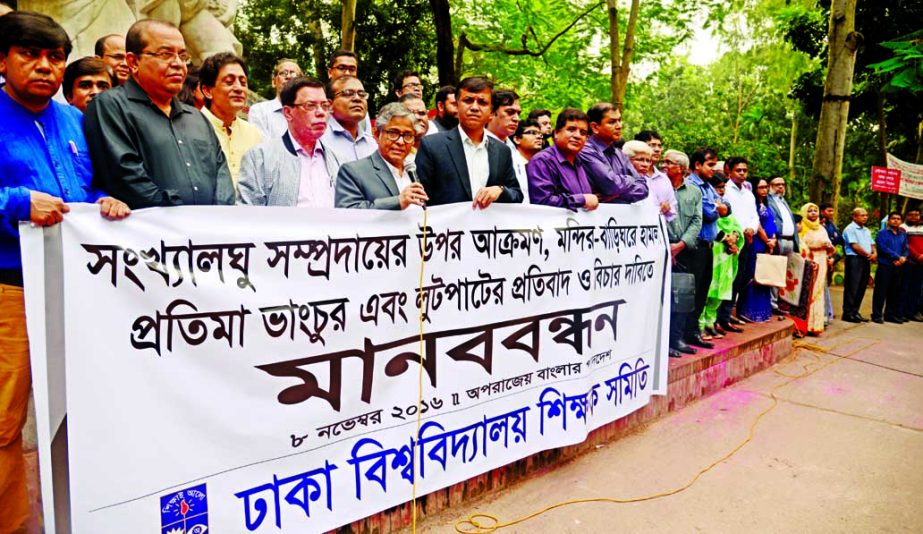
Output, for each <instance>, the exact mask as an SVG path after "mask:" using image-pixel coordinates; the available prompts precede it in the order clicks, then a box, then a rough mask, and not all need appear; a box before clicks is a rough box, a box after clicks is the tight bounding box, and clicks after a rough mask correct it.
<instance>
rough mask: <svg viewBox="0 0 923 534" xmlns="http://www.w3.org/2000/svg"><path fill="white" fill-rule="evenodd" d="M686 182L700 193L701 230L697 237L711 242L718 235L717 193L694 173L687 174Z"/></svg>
mask: <svg viewBox="0 0 923 534" xmlns="http://www.w3.org/2000/svg"><path fill="white" fill-rule="evenodd" d="M686 183H687V184H690V185H694V186H695V187H697V188H698V189H699V192H700V193H702V230H701V231H700V232H699V239H701V240H702V241H708V242H712V241H714V240H715V238H716V237H717V236H718V223H717V221H718V207H717V205H716V203H717V202H718V200H719V198H718V193H716V192H715V188H713V187H712V186H711V184H709V183H707V182H705V181H704V180H702V178H700V177H699V175H698V174H696V173H692V174H690V175H689V176H687V177H686Z"/></svg>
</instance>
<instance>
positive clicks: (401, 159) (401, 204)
mask: <svg viewBox="0 0 923 534" xmlns="http://www.w3.org/2000/svg"><path fill="white" fill-rule="evenodd" d="M416 128H417V118H416V116H415V114H414V112H412V111H410V110H409V109H407V108H406V107H405V106H404V105H403V104H400V103H397V102H393V103H391V104H387V105H385V106H384V107H382V108H381V110H380V111H379V112H378V118H377V119H376V120H375V137H376V138H377V139H378V150H377V151H376V152H375V153H374V154H372V155H371V156H369V157H366V158H362V159H360V160H357V161H352V162H349V163H347V164H345V165H343V166H342V167H340V172H339V174H338V175H337V185H336V207H338V208H360V209H380V210H397V209H401V210H404V209H407V208H408V207H409V206H411V205H417V206H422V205H423V204H424V203H425V202H426V201H427V200H429V197H428V196H426V191H425V190H424V189H423V186H422V185H420V183H419V182H417V180H416V176H415V172H414V169H413V167H412V166H413V164H412V163H405V160H406V159H407V156H408V155H409V154H410V149H412V148H413V145H414V139H415V137H416V135H417V132H416Z"/></svg>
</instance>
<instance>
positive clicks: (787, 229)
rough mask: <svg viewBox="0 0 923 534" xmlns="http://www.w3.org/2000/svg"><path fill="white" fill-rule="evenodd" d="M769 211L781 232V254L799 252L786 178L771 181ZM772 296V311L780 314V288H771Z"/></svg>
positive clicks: (779, 177) (776, 178) (777, 177)
mask: <svg viewBox="0 0 923 534" xmlns="http://www.w3.org/2000/svg"><path fill="white" fill-rule="evenodd" d="M769 209H770V210H772V217H773V219H774V220H775V223H776V228H777V229H778V230H779V253H780V254H782V255H783V256H787V255H789V254H791V253H792V252H798V250H799V247H800V242H799V240H798V228H797V226H796V225H795V214H794V212H793V211H792V209H791V208H790V207H789V206H788V202H786V201H785V178H782V177H781V176H776V177H775V178H773V179H772V180H770V181H769ZM770 293H771V294H772V310H773V312H774V313H779V311H778V310H779V288H777V287H773V288H770Z"/></svg>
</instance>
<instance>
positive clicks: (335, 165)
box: [237, 76, 340, 208]
mask: <svg viewBox="0 0 923 534" xmlns="http://www.w3.org/2000/svg"><path fill="white" fill-rule="evenodd" d="M279 98H280V100H281V102H282V106H283V110H284V113H285V119H286V121H288V125H289V126H288V129H287V130H286V132H285V133H284V134H282V135H281V136H280V137H274V138H271V139H268V140H266V141H265V142H264V143H261V144H259V145H256V146H254V147H253V148H251V149H250V150H249V151H247V153H246V154H244V158H243V160H242V161H241V165H240V181H239V182H238V184H237V185H238V190H239V191H240V203H241V204H246V205H251V206H297V207H302V208H316V207H321V208H332V207H333V201H334V179H335V178H336V173H337V172H338V170H339V167H340V164H339V162H338V161H337V160H336V155H335V154H334V152H333V151H332V150H329V149H328V148H327V147H326V145H325V144H324V141H323V135H324V132H326V131H327V118H328V116H329V114H330V102H329V101H328V100H327V94H326V91H325V89H324V84H323V82H321V81H320V80H317V79H315V78H310V77H307V76H302V77H300V78H295V79H294V80H289V81H288V82H287V83H286V84H285V86H284V87H283V88H282V92H281V93H280V94H279Z"/></svg>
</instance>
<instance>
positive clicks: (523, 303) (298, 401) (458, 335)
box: [23, 203, 669, 534]
mask: <svg viewBox="0 0 923 534" xmlns="http://www.w3.org/2000/svg"><path fill="white" fill-rule="evenodd" d="M642 204H643V203H642ZM423 216H424V213H423V211H422V210H406V211H404V212H400V213H396V212H386V211H372V210H369V211H363V210H302V209H288V208H279V209H268V208H246V207H208V208H206V207H199V208H194V207H188V208H166V209H152V210H141V211H137V212H135V213H133V214H132V215H131V216H130V217H129V218H128V219H127V220H125V221H120V222H111V221H107V220H104V219H103V218H101V217H100V216H99V215H98V211H97V208H96V207H95V206H75V207H74V209H73V210H72V211H71V213H69V214H68V215H67V217H65V222H64V223H63V227H62V232H61V234H62V237H61V239H62V242H63V265H64V281H63V291H62V292H61V298H62V301H63V311H64V314H63V316H64V317H65V319H64V321H63V322H64V324H63V332H64V346H65V354H66V362H65V363H64V365H65V374H66V409H67V432H68V445H69V453H68V454H69V488H70V496H71V497H70V504H71V518H70V520H71V530H72V531H73V532H76V533H92V534H107V533H125V532H132V533H148V532H149V533H155V532H160V533H161V534H179V533H196V534H201V533H203V532H205V531H206V530H207V531H208V532H223V533H228V532H234V533H237V532H250V531H252V532H279V531H280V529H281V530H282V531H284V532H299V533H300V532H322V531H326V530H329V529H333V528H336V527H338V526H341V525H344V524H347V523H349V522H352V521H355V520H358V519H361V518H363V517H366V516H369V515H372V514H374V513H376V512H379V511H381V510H384V509H386V508H388V507H391V506H395V505H398V504H400V503H403V502H406V501H408V500H410V499H411V495H412V491H413V484H414V483H415V484H416V493H417V495H418V496H419V495H425V494H426V493H429V492H432V491H435V490H437V489H440V488H444V487H446V486H449V485H451V484H454V483H457V482H460V481H463V480H466V479H468V478H471V477H473V476H476V475H478V474H480V473H483V472H486V471H488V470H490V469H494V468H496V467H499V466H502V465H505V464H508V463H510V462H512V461H515V460H517V459H519V458H523V457H525V456H527V455H530V454H533V453H536V452H538V451H541V450H545V449H549V448H553V447H560V446H563V445H568V444H573V443H577V442H580V441H582V440H584V439H586V436H587V434H588V433H589V432H590V431H591V430H593V429H595V428H598V427H600V426H602V425H604V424H606V423H609V422H612V421H614V420H616V419H618V418H620V417H623V416H625V415H626V414H628V413H631V412H632V411H634V410H637V409H639V408H641V407H643V406H644V405H645V404H647V403H648V401H649V399H650V396H651V395H652V394H664V393H665V392H666V384H667V372H666V371H667V353H666V348H667V336H666V332H667V327H668V322H669V319H668V307H666V306H664V305H663V303H664V302H665V300H666V299H665V296H666V295H667V294H668V293H669V283H668V280H669V268H668V264H667V258H668V249H667V244H666V242H665V227H664V226H663V223H662V222H661V220H660V218H659V217H658V216H657V215H656V214H655V213H653V210H651V209H649V206H646V205H641V206H603V207H601V208H600V209H599V210H596V211H594V212H589V213H587V212H579V213H573V212H568V211H565V210H561V209H556V208H546V207H538V206H504V205H495V206H492V207H491V208H489V209H488V210H485V211H476V210H472V209H471V207H470V206H468V205H454V206H444V207H438V208H430V209H429V211H428V214H427V216H428V221H427V229H426V241H425V249H424V246H423V241H424V239H423V233H424V232H423V231H422V230H423V229H422V225H423ZM41 231H42V230H41V229H30V228H27V227H25V226H24V227H23V232H24V233H26V234H29V233H30V232H32V233H36V232H38V233H40V232H41ZM31 239H32V240H34V235H33V236H32V238H31ZM26 241H27V242H28V241H30V238H29V236H26ZM421 250H425V262H424V265H423V273H422V285H423V289H422V291H421V290H420V280H421ZM45 255H46V256H47V255H48V250H47V247H46V251H45ZM35 261H39V262H40V261H41V258H40V257H39V258H37V259H36V258H35V257H30V254H29V253H28V251H27V253H26V256H25V258H24V262H25V269H26V270H27V272H28V270H29V269H33V268H36V267H38V266H37V265H33V263H34V262H35ZM46 278H47V277H46ZM40 282H41V280H40V279H38V280H37V281H33V282H27V287H26V290H27V298H28V299H30V300H29V303H28V306H29V308H28V309H29V311H30V313H34V312H40V313H48V312H50V311H51V310H47V309H43V305H45V304H46V303H47V302H48V299H47V298H45V301H44V302H35V301H34V300H32V299H31V298H30V297H31V295H32V294H35V295H41V294H43V293H44V292H42V291H37V290H35V288H34V287H33V284H36V283H40ZM48 283H49V282H47V281H46V282H45V284H46V287H47V284H48ZM46 297H47V295H46ZM49 306H54V304H53V303H52V304H49ZM421 308H422V340H421ZM52 316H53V314H52ZM46 323H47V322H46ZM46 327H47V328H49V329H50V330H54V329H56V328H61V325H48V324H46ZM43 347H44V345H43V344H36V343H33V345H32V350H33V353H32V357H33V360H39V361H41V362H43V363H42V364H41V365H42V366H43V367H42V369H44V365H48V366H51V365H52V361H57V360H52V359H48V358H47V355H46V354H45V353H44V352H43ZM421 354H422V356H421ZM44 362H48V363H47V364H46V363H44ZM421 362H422V364H421ZM44 374H47V375H49V376H53V375H54V370H53V369H50V370H49V371H47V372H44ZM41 379H42V378H41V377H39V380H41ZM421 387H422V389H421ZM46 389H47V385H46ZM37 393H38V391H37ZM43 394H44V393H43ZM419 399H422V402H421V406H422V409H420V413H421V414H422V416H421V418H422V419H421V421H420V422H419V423H418V421H417V416H418V414H417V410H418V408H417V403H418V400H419ZM41 404H42V405H43V406H48V405H49V403H48V402H47V401H43V402H42V403H41ZM44 418H45V420H46V421H49V420H50V421H54V420H55V418H56V415H55V414H54V413H51V414H46V415H45V416H44ZM418 424H419V427H418ZM44 489H45V491H46V493H45V495H46V500H47V499H48V497H47V496H48V495H50V491H51V490H50V489H48V488H44Z"/></svg>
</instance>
